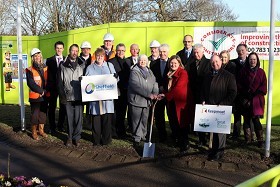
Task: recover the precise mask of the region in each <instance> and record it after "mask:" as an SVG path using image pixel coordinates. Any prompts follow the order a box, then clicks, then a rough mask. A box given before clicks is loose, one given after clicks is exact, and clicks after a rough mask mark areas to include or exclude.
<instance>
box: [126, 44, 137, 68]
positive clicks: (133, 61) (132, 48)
mask: <svg viewBox="0 0 280 187" xmlns="http://www.w3.org/2000/svg"><path fill="white" fill-rule="evenodd" d="M139 52H140V49H139V45H138V44H131V46H130V54H131V56H130V57H128V58H127V62H128V64H129V65H130V66H133V65H135V64H137V62H138V56H139Z"/></svg>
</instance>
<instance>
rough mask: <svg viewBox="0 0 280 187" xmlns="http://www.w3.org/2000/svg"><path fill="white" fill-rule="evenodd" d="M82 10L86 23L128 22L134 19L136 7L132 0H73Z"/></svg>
mask: <svg viewBox="0 0 280 187" xmlns="http://www.w3.org/2000/svg"><path fill="white" fill-rule="evenodd" d="M75 1H76V4H77V6H79V8H80V9H81V10H82V17H83V18H84V21H85V22H86V23H87V24H91V25H97V24H104V23H113V22H128V21H131V20H133V19H134V17H135V14H137V13H138V12H137V11H135V10H136V8H138V7H136V6H135V4H136V3H135V2H134V1H133V0H111V1H99V0H75Z"/></svg>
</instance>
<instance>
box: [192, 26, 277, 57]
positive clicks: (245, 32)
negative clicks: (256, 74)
mask: <svg viewBox="0 0 280 187" xmlns="http://www.w3.org/2000/svg"><path fill="white" fill-rule="evenodd" d="M269 35H270V30H269V27H195V28H194V43H201V44H202V45H203V47H204V54H205V56H206V58H210V57H211V56H212V55H213V54H217V55H219V54H220V52H221V51H222V50H227V51H228V52H229V53H230V57H231V59H234V58H237V53H236V47H237V45H238V44H240V43H243V44H246V45H247V46H248V52H249V53H250V52H256V53H258V55H259V58H260V59H261V60H268V59H269V43H270V36H269ZM272 50H273V52H274V58H275V60H280V28H279V27H276V28H275V43H274V48H273V49H272Z"/></svg>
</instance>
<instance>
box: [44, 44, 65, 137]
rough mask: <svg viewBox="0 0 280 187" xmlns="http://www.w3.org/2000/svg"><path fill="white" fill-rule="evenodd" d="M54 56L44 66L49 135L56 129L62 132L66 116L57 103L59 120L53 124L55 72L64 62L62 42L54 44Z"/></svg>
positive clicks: (63, 109) (60, 104) (61, 105)
mask: <svg viewBox="0 0 280 187" xmlns="http://www.w3.org/2000/svg"><path fill="white" fill-rule="evenodd" d="M54 49H55V52H56V53H55V55H54V56H52V57H50V58H48V59H47V61H46V65H47V66H48V79H47V86H46V89H47V90H48V91H49V93H50V95H49V97H48V105H49V110H48V117H49V125H50V133H51V134H54V133H55V132H56V128H57V130H59V131H64V127H63V123H64V120H65V116H66V111H65V106H64V105H63V104H62V103H59V119H58V123H57V125H56V123H55V111H56V106H57V98H58V90H57V72H58V69H59V66H60V64H61V63H63V61H64V60H65V57H64V56H63V55H62V52H63V50H64V43H63V42H62V41H57V42H56V43H55V44H54Z"/></svg>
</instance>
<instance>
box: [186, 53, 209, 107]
mask: <svg viewBox="0 0 280 187" xmlns="http://www.w3.org/2000/svg"><path fill="white" fill-rule="evenodd" d="M210 71H211V65H210V60H209V59H207V58H205V56H204V55H203V57H202V58H201V60H200V63H199V68H198V69H197V67H196V61H194V62H192V63H191V64H190V73H189V80H190V86H191V90H192V92H193V95H194V98H195V103H196V104H201V97H200V94H201V89H202V84H203V80H204V77H205V76H206V75H207V74H208V73H209V72H210Z"/></svg>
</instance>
